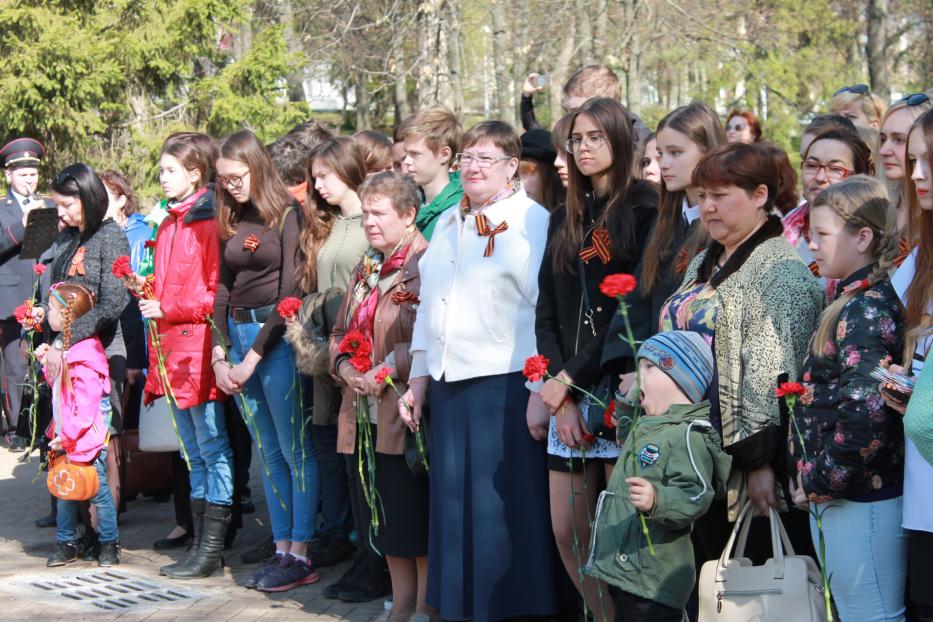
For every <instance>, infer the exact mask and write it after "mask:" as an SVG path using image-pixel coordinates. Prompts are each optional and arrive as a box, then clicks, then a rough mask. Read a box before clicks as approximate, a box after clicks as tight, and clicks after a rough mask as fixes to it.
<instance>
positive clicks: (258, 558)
mask: <svg viewBox="0 0 933 622" xmlns="http://www.w3.org/2000/svg"><path fill="white" fill-rule="evenodd" d="M274 555H275V542H273V541H272V536H271V535H270V536H269V537H268V538H266V539H264V540H263V541H262V542H260V543H259V544H256V545H254V546H253V547H252V548H250V549H247V550H245V551H243V554H242V555H240V561H242V562H243V563H244V564H255V563H258V562H262V561H265V560H267V559H269V558H270V557H272V556H274Z"/></svg>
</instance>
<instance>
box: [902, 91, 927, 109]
mask: <svg viewBox="0 0 933 622" xmlns="http://www.w3.org/2000/svg"><path fill="white" fill-rule="evenodd" d="M928 101H930V98H929V97H928V96H927V94H926V93H911V94H910V95H904V96H903V97H902V98H900V99H899V100H897V103H898V104H907V105H908V106H919V105H920V104H924V103H926V102H928Z"/></svg>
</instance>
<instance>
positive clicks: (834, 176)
mask: <svg viewBox="0 0 933 622" xmlns="http://www.w3.org/2000/svg"><path fill="white" fill-rule="evenodd" d="M800 168H801V169H803V172H804V173H807V174H808V175H813V176H814V177H816V176H817V175H818V174H819V172H820V171H825V172H826V179H831V180H833V181H841V180H843V179H845V178H846V177H849V176H850V175H851V174H852V173H854V172H855V171H850V170H849V169H847V168H846V167H844V166H837V165H835V164H820V163H819V162H817V161H816V160H805V161H804V162H803V164H801V165H800Z"/></svg>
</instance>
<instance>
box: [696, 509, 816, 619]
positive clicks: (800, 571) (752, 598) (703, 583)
mask: <svg viewBox="0 0 933 622" xmlns="http://www.w3.org/2000/svg"><path fill="white" fill-rule="evenodd" d="M751 524H752V512H751V503H750V502H748V503H746V504H745V507H743V508H742V512H741V513H740V514H739V519H738V520H737V521H736V522H735V527H734V528H733V529H732V535H731V536H729V542H728V543H727V544H726V548H725V550H724V551H723V552H722V555H721V556H720V557H719V559H717V560H714V561H708V562H706V563H705V564H703V568H702V569H701V571H700V583H699V593H700V618H699V622H747V621H748V620H755V621H756V622H769V621H771V622H777V621H781V622H785V621H787V620H793V621H794V622H825V620H826V605H825V601H824V599H823V585H822V582H821V580H820V571H819V569H818V567H817V565H816V562H814V561H813V559H812V558H810V557H808V556H806V555H795V554H794V548H793V547H792V546H791V543H790V539H789V538H788V537H787V532H786V531H785V530H784V524H783V523H781V517H780V516H778V513H777V512H776V511H775V510H774V508H771V550H772V552H773V555H774V557H772V558H771V559H769V560H767V561H766V562H765V563H764V564H763V565H761V566H753V565H752V562H751V560H749V559H748V558H746V557H743V555H744V554H745V544H746V542H747V541H748V530H749V527H751ZM736 537H738V540H739V542H738V546H737V547H736V550H735V557H731V558H730V556H729V555H730V553H731V552H732V546H733V545H734V544H735V541H736ZM785 551H786V552H785Z"/></svg>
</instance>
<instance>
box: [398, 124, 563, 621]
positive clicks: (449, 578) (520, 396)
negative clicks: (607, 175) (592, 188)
mask: <svg viewBox="0 0 933 622" xmlns="http://www.w3.org/2000/svg"><path fill="white" fill-rule="evenodd" d="M520 157H521V143H520V142H519V139H518V136H517V135H516V134H515V131H514V130H513V129H512V128H511V127H510V126H509V125H507V124H505V123H502V122H500V121H485V122H483V123H480V124H478V125H476V126H474V127H473V128H472V129H470V130H469V131H468V132H467V133H466V135H465V136H464V139H463V152H462V153H460V154H458V155H457V162H458V163H459V164H460V171H461V180H462V183H463V192H464V197H463V202H462V203H461V205H460V206H459V207H453V208H451V209H449V210H447V211H446V212H444V213H443V214H442V215H441V216H440V219H439V220H438V223H437V226H436V228H435V230H434V235H433V236H432V237H431V245H430V246H429V247H428V250H427V252H425V254H424V256H423V257H422V258H421V260H420V261H419V264H418V266H419V270H420V271H421V279H422V281H421V293H420V298H421V301H420V306H419V308H418V316H417V320H416V321H415V328H414V336H413V338H412V346H411V349H412V357H413V359H412V369H411V374H410V378H411V380H410V388H409V391H408V393H407V394H406V395H405V401H406V402H408V403H409V404H411V406H412V407H411V409H410V410H409V409H407V408H404V407H400V410H401V411H402V412H403V413H405V414H403V416H407V417H408V418H409V420H410V421H414V422H416V421H418V420H419V419H420V417H421V410H422V406H423V405H424V403H425V398H426V396H427V394H428V391H429V389H430V401H431V414H430V417H431V421H430V422H431V435H430V436H431V438H430V455H431V501H430V530H429V543H428V590H427V601H428V604H429V605H431V606H433V607H436V608H437V609H438V610H439V611H440V617H441V618H442V619H446V620H464V619H468V618H472V619H474V620H477V621H481V620H498V619H503V618H511V617H516V616H523V615H549V614H551V613H553V612H554V608H555V606H554V598H553V592H554V589H553V572H554V561H553V556H552V551H553V543H552V538H551V534H550V531H549V528H548V522H547V520H546V517H547V511H548V497H547V471H546V468H545V448H544V445H543V444H542V443H539V442H536V441H535V440H533V439H532V438H531V436H530V435H529V433H528V427H527V425H526V420H525V413H526V410H527V409H528V407H529V398H530V394H529V392H528V390H527V389H526V388H525V382H524V378H523V376H522V373H521V370H522V368H523V366H524V362H525V359H526V358H527V357H529V356H531V355H533V354H535V333H534V319H535V304H536V302H537V298H538V268H539V266H540V263H541V258H542V256H543V254H544V246H545V241H546V237H547V224H548V212H547V210H545V209H544V208H543V207H541V206H540V205H538V204H537V203H535V202H534V201H533V200H532V199H530V198H529V197H528V195H527V194H525V192H524V191H523V190H522V189H521V188H520V186H519V183H518V181H517V179H516V171H517V170H518V163H519V159H520ZM534 399H535V400H537V399H539V398H537V396H535V398H534ZM534 406H535V405H534V404H533V405H532V407H534Z"/></svg>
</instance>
